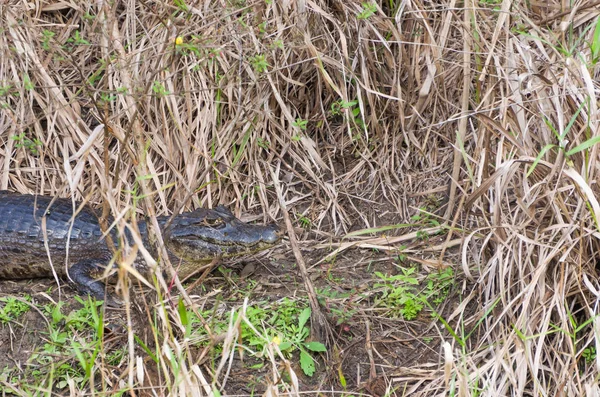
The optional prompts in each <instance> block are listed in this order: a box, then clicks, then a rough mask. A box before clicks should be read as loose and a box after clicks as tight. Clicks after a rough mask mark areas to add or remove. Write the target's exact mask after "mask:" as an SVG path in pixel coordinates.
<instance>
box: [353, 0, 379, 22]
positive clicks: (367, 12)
mask: <svg viewBox="0 0 600 397" xmlns="http://www.w3.org/2000/svg"><path fill="white" fill-rule="evenodd" d="M361 6H362V11H361V12H360V13H359V14H358V15H357V16H356V18H358V19H369V18H371V17H372V16H373V15H374V14H375V13H376V12H377V4H375V3H362V4H361Z"/></svg>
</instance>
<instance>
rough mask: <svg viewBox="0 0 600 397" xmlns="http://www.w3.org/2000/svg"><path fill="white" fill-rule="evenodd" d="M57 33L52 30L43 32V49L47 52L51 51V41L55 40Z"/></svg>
mask: <svg viewBox="0 0 600 397" xmlns="http://www.w3.org/2000/svg"><path fill="white" fill-rule="evenodd" d="M55 35H56V33H54V32H53V31H51V30H46V29H44V30H42V48H43V49H44V50H46V51H50V41H51V40H52V39H53V38H54V36H55Z"/></svg>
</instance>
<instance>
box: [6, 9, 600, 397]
mask: <svg viewBox="0 0 600 397" xmlns="http://www.w3.org/2000/svg"><path fill="white" fill-rule="evenodd" d="M184 4H185V5H184ZM565 4H567V3H564V2H558V1H550V2H545V3H544V4H541V3H540V4H538V3H535V4H534V3H529V2H525V1H511V0H505V1H502V2H496V1H481V2H471V1H467V2H465V3H458V2H455V1H452V0H449V1H445V2H444V1H438V2H419V1H402V2H400V1H382V2H379V1H377V2H371V3H361V2H359V1H322V0H313V1H311V0H299V1H282V2H278V1H264V0H259V1H235V0H231V1H216V2H208V1H206V2H196V1H189V2H186V3H184V2H179V1H174V2H161V1H114V2H108V1H97V2H75V1H71V2H69V1H64V2H48V1H36V2H26V1H5V2H3V3H2V4H0V14H1V18H2V23H1V30H0V49H1V51H2V56H1V57H0V91H1V92H0V94H1V95H0V105H1V109H2V110H1V113H0V167H1V170H0V188H1V189H10V190H15V191H19V192H23V193H39V194H50V195H54V194H58V195H61V196H67V197H68V196H73V197H75V198H77V199H85V200H90V201H91V202H92V203H95V204H103V205H105V206H106V205H108V206H110V210H111V212H112V213H113V214H120V213H122V211H123V209H124V208H126V207H127V206H129V205H133V204H135V203H136V202H137V200H139V199H142V202H141V203H140V204H139V206H140V208H144V209H145V211H147V212H148V213H154V212H155V213H157V214H163V213H170V211H172V210H177V209H179V208H187V209H189V208H192V207H194V206H198V205H202V206H213V205H216V204H217V203H223V204H227V205H229V206H230V207H232V208H234V209H236V210H237V211H241V210H244V211H254V212H257V211H260V210H259V209H258V208H260V209H262V211H263V213H264V215H263V217H264V218H265V219H269V218H271V217H272V218H276V219H281V209H280V207H279V204H278V201H277V193H276V190H275V189H274V188H273V186H274V183H280V184H281V186H282V187H283V192H282V195H281V197H282V198H283V199H284V201H285V203H286V204H287V207H288V210H289V212H290V214H291V215H292V217H297V216H300V214H301V215H302V216H306V217H308V218H309V219H311V221H312V225H313V228H314V231H315V232H316V234H315V236H317V238H318V239H319V240H321V241H323V242H327V241H329V240H330V239H335V238H336V236H337V237H340V236H342V235H344V234H345V233H347V232H349V231H351V230H355V229H361V228H366V227H375V226H382V222H383V221H382V219H383V220H386V219H387V220H388V221H391V220H392V219H393V220H394V221H402V220H407V219H409V217H410V216H411V215H413V214H414V213H415V208H416V207H418V206H419V204H420V203H421V202H422V201H423V200H425V199H426V197H428V196H430V195H442V196H444V197H445V199H446V200H447V205H446V206H445V207H442V208H441V210H440V213H439V214H440V216H441V219H443V220H444V221H445V222H446V224H447V225H448V226H451V227H452V228H453V229H452V230H453V232H452V233H450V234H449V236H448V241H451V240H452V239H455V238H462V243H463V244H462V256H461V257H460V261H458V262H457V263H455V266H456V268H457V269H458V270H459V271H460V272H461V273H462V276H461V278H462V279H464V280H465V283H464V285H465V288H464V291H463V298H462V301H461V303H460V305H459V306H458V307H457V309H456V311H455V312H454V314H453V315H452V316H451V317H450V318H446V319H445V320H446V321H447V323H448V326H449V327H451V328H452V329H454V330H455V332H456V333H457V335H460V333H461V332H473V333H472V334H471V336H470V337H469V338H465V339H461V338H459V337H458V336H456V337H455V338H450V339H449V340H448V344H447V345H445V348H444V349H440V362H439V363H432V365H431V366H425V367H423V368H418V369H414V371H412V372H410V371H408V370H406V371H405V372H404V373H402V374H400V375H398V378H397V379H396V381H397V382H398V383H399V384H400V383H401V384H404V383H405V382H408V384H411V385H417V386H418V387H413V388H412V389H410V390H411V393H412V394H411V395H437V394H439V393H441V392H442V391H443V390H448V391H450V393H454V394H458V395H490V396H492V395H493V396H498V395H568V396H569V395H584V394H587V395H598V394H599V393H600V391H599V389H598V381H597V378H598V368H600V358H597V357H596V356H595V354H594V355H593V357H592V359H591V361H589V360H588V361H586V360H585V359H584V352H586V354H588V353H589V352H591V351H593V350H590V349H595V350H596V351H597V350H598V344H599V342H600V340H599V338H600V323H599V322H598V318H597V314H598V305H597V299H598V294H599V292H598V291H600V285H599V283H598V281H597V276H598V275H597V269H596V266H597V261H598V254H597V253H598V251H599V249H600V247H599V243H598V238H599V236H600V234H599V225H598V222H599V220H600V205H599V204H598V202H597V199H596V196H595V194H596V192H597V191H598V187H597V183H596V181H597V178H598V165H599V164H598V147H597V145H594V143H595V142H596V141H595V140H594V138H596V137H597V136H598V122H599V113H598V90H599V87H598V83H597V79H598V72H599V70H598V66H597V63H596V62H597V60H598V45H600V38H598V37H596V38H595V37H594V34H595V26H596V21H597V18H598V15H599V14H600V12H599V8H598V5H597V2H589V1H588V2H585V1H583V2H575V3H573V4H572V5H571V6H569V7H570V8H565ZM178 37H180V38H181V41H177V38H178ZM14 137H16V138H14ZM274 178H275V179H274ZM136 205H137V204H136ZM105 209H106V210H107V211H108V207H105ZM386 214H388V215H389V214H394V216H395V218H394V217H389V216H388V217H387V218H386V217H384V215H386ZM448 247H449V250H451V244H448ZM445 253H446V250H445V249H442V250H441V251H440V254H439V256H438V260H439V261H440V263H442V262H444V259H445V258H444V254H445ZM468 306H470V307H475V308H476V309H475V310H474V311H472V312H470V314H467V312H466V311H465V308H466V307H468ZM460 330H463V331H460ZM464 330H466V331H464ZM586 349H587V350H586ZM393 382H395V381H394V380H393V379H392V383H393ZM182 387H183V386H182ZM402 390H403V389H402ZM395 393H396V395H403V394H402V391H401V390H399V391H396V392H395Z"/></svg>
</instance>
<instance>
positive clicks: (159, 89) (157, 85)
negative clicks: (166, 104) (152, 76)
mask: <svg viewBox="0 0 600 397" xmlns="http://www.w3.org/2000/svg"><path fill="white" fill-rule="evenodd" d="M152 91H153V92H154V93H155V94H156V96H157V97H159V98H162V97H165V96H167V95H169V94H171V93H170V92H169V90H167V88H166V87H165V85H164V84H163V83H161V82H160V81H155V82H154V83H152Z"/></svg>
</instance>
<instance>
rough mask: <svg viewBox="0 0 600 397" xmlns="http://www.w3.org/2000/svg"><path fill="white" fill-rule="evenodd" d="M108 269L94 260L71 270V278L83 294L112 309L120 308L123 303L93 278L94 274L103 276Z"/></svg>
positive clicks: (83, 262) (76, 265)
mask: <svg viewBox="0 0 600 397" xmlns="http://www.w3.org/2000/svg"><path fill="white" fill-rule="evenodd" d="M105 269H106V266H104V265H103V264H101V263H98V262H97V261H95V260H93V259H89V260H86V261H82V262H78V263H76V264H74V265H73V266H71V268H70V269H69V277H70V278H71V280H73V283H74V284H75V287H77V289H78V290H79V292H81V294H87V295H90V296H92V297H94V298H96V299H99V300H103V301H104V303H105V304H106V305H108V306H112V307H120V306H122V305H123V302H122V301H121V300H119V299H118V298H117V297H115V296H114V295H112V294H110V293H108V292H106V285H105V284H104V283H103V282H101V281H98V280H96V279H95V278H94V277H92V274H101V273H102V272H104V270H105Z"/></svg>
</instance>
